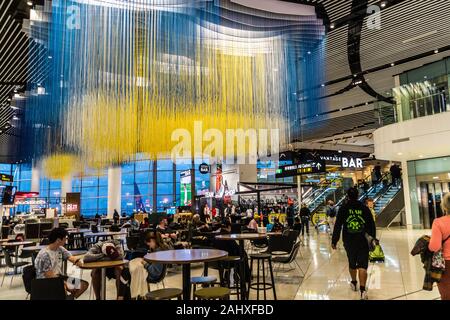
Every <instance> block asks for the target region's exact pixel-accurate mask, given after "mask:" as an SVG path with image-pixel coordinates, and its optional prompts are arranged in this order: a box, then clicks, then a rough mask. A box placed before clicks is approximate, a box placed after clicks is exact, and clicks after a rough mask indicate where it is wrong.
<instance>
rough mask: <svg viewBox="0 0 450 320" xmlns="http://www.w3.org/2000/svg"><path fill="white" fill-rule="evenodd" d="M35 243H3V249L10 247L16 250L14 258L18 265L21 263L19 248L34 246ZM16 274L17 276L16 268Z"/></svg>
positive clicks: (15, 268)
mask: <svg viewBox="0 0 450 320" xmlns="http://www.w3.org/2000/svg"><path fill="white" fill-rule="evenodd" d="M33 243H34V242H32V241H14V242H6V243H2V247H5V248H8V247H14V248H15V258H14V262H15V263H18V262H19V247H20V246H25V245H27V244H33ZM14 274H17V267H14Z"/></svg>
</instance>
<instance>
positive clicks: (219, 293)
mask: <svg viewBox="0 0 450 320" xmlns="http://www.w3.org/2000/svg"><path fill="white" fill-rule="evenodd" d="M230 292H231V291H230V289H228V288H223V287H209V288H204V289H200V290H197V291H195V292H194V299H195V298H197V300H230Z"/></svg>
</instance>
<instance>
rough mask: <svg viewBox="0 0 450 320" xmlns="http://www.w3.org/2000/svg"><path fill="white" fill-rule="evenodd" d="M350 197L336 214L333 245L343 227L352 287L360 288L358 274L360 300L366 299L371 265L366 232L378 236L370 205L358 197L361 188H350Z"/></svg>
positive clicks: (333, 245)
mask: <svg viewBox="0 0 450 320" xmlns="http://www.w3.org/2000/svg"><path fill="white" fill-rule="evenodd" d="M347 198H348V200H347V202H346V203H345V204H344V205H342V206H341V208H340V209H339V212H338V214H337V219H336V225H335V228H334V232H333V237H332V240H331V247H332V248H333V249H334V250H336V245H337V243H338V241H339V238H340V235H341V230H342V240H343V242H344V248H345V251H346V252H347V257H348V262H349V272H350V276H351V283H350V286H351V288H352V290H354V291H357V290H358V289H357V288H358V287H357V285H358V281H357V280H356V277H357V275H358V278H359V290H360V294H361V300H367V299H368V296H367V290H366V282H367V269H368V267H369V245H368V242H367V239H366V233H367V234H369V235H370V236H372V237H373V238H375V236H376V228H375V223H374V220H373V218H372V214H371V213H370V210H369V208H367V207H366V206H365V205H364V204H362V203H361V202H360V201H358V190H357V189H355V188H350V189H349V190H348V192H347Z"/></svg>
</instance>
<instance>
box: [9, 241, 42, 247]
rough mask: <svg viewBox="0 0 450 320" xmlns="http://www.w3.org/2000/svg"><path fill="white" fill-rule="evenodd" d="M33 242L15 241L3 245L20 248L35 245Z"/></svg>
mask: <svg viewBox="0 0 450 320" xmlns="http://www.w3.org/2000/svg"><path fill="white" fill-rule="evenodd" d="M33 243H34V242H32V241H14V242H6V243H2V246H3V247H18V246H24V245H27V244H33Z"/></svg>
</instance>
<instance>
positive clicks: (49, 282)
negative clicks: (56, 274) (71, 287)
mask: <svg viewBox="0 0 450 320" xmlns="http://www.w3.org/2000/svg"><path fill="white" fill-rule="evenodd" d="M30 300H67V295H66V290H65V289H64V280H63V279H62V278H48V279H33V280H32V281H31V294H30Z"/></svg>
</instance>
